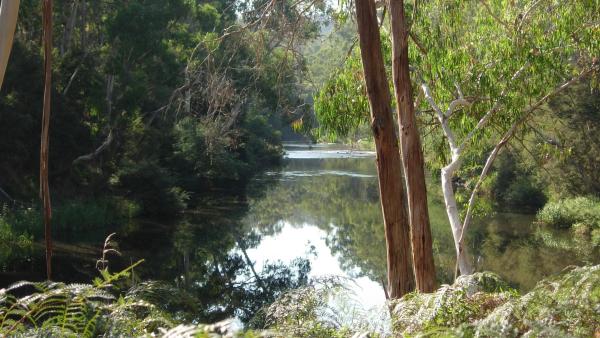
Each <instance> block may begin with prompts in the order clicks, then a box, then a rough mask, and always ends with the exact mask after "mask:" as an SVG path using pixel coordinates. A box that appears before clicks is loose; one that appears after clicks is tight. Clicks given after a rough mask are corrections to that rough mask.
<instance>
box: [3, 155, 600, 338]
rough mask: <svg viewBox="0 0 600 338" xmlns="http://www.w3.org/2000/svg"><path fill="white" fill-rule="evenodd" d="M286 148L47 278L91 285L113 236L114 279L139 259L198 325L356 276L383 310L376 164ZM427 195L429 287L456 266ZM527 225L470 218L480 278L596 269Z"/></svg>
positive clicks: (25, 274) (67, 258) (141, 273)
mask: <svg viewBox="0 0 600 338" xmlns="http://www.w3.org/2000/svg"><path fill="white" fill-rule="evenodd" d="M287 149H288V155H287V159H286V160H285V164H284V166H283V167H282V168H281V169H279V170H276V171H273V172H269V173H265V174H264V175H261V176H259V177H256V178H255V179H253V180H252V181H251V184H250V185H249V186H247V187H245V188H243V189H241V188H240V187H239V186H233V187H231V189H230V190H227V191H218V192H211V193H206V192H205V193H203V194H202V196H204V197H203V198H202V199H201V200H196V201H195V205H197V207H196V208H194V209H193V210H190V211H188V212H187V213H186V214H185V215H183V216H182V217H180V218H179V219H176V220H170V221H164V220H135V221H132V222H130V223H128V224H124V225H121V226H120V227H118V228H117V229H112V228H109V227H107V228H106V229H104V230H103V232H104V233H102V234H101V235H96V236H97V238H96V239H95V241H94V242H95V243H98V245H94V246H93V245H90V244H89V243H90V242H91V241H90V240H86V241H82V240H79V239H78V238H83V237H78V238H70V239H69V241H68V242H65V243H57V248H56V249H57V251H56V256H55V260H54V262H55V266H56V268H55V269H56V277H57V278H58V279H60V280H65V281H73V282H75V281H77V282H89V281H90V280H91V278H92V276H93V275H94V273H95V272H94V266H95V260H96V259H97V258H98V257H99V256H100V249H99V247H100V243H102V242H103V239H104V236H106V235H108V234H109V233H110V232H112V231H113V230H116V232H117V234H118V235H117V238H118V241H119V243H120V245H121V251H122V252H123V256H122V257H112V258H111V264H112V268H113V270H117V269H121V268H124V267H126V266H127V265H129V264H131V263H132V262H135V261H136V260H137V259H141V258H144V259H145V260H146V263H145V264H143V265H142V266H140V268H139V269H136V271H135V273H136V276H138V277H139V278H142V279H148V278H151V279H161V280H166V281H172V282H175V283H177V284H178V285H180V286H181V287H182V288H185V289H187V290H189V292H190V293H192V294H193V295H194V296H195V297H196V299H198V300H199V302H200V304H199V306H198V309H199V310H198V319H199V320H204V321H216V320H220V319H222V318H225V317H228V316H231V315H236V316H238V317H239V318H242V319H246V320H247V319H249V318H251V317H253V316H254V315H255V314H256V313H258V310H259V309H260V308H261V307H262V306H263V305H265V304H268V303H269V302H271V301H273V300H274V299H275V297H277V296H278V295H279V294H281V292H283V291H284V290H286V289H287V288H290V287H297V286H300V285H302V284H304V283H306V281H307V280H308V278H310V277H311V276H312V277H314V276H323V275H342V276H346V277H349V278H353V279H354V282H353V283H352V285H354V291H355V293H356V294H357V297H358V298H359V301H360V302H362V304H363V306H365V307H367V308H368V307H371V306H376V305H378V304H382V303H383V302H384V293H383V291H382V285H383V284H384V282H383V281H384V280H385V279H386V261H385V240H384V232H383V224H382V216H381V208H380V204H379V197H378V187H377V178H376V169H375V162H374V160H375V159H374V154H373V153H372V152H357V151H351V150H348V149H345V148H343V147H340V146H332V145H313V146H308V145H292V146H288V147H287ZM428 189H429V210H430V220H431V228H432V235H433V240H434V254H435V263H436V267H437V273H438V281H439V282H440V283H449V282H451V280H452V278H453V271H454V264H455V259H454V246H453V241H452V235H451V232H450V227H449V225H448V221H447V218H446V214H445V210H444V207H443V205H442V203H441V201H440V199H439V196H440V195H439V191H438V189H439V188H438V187H437V186H436V185H433V184H432V185H430V186H429V187H428ZM532 219H533V217H532V216H530V215H517V214H498V215H494V216H493V217H488V218H484V219H479V220H475V221H474V223H473V225H472V226H471V228H470V230H469V233H468V243H469V245H470V246H471V248H470V251H471V252H472V253H473V255H474V257H475V259H476V262H477V268H478V270H491V271H494V272H497V273H498V274H500V275H501V276H502V277H503V278H504V279H506V280H507V281H509V282H510V283H511V284H512V285H513V286H515V287H518V288H520V289H522V290H527V289H530V288H532V287H533V286H534V285H535V283H536V282H537V281H538V280H540V279H541V278H543V277H545V276H547V275H550V274H553V273H557V272H560V271H561V270H562V269H563V268H564V267H566V266H568V265H581V264H583V263H586V262H590V263H598V261H599V260H600V257H597V256H593V255H590V254H589V253H588V254H587V255H586V254H585V253H583V254H582V253H581V252H579V251H577V250H571V249H569V248H568V247H566V248H560V247H559V248H556V247H552V248H551V247H548V246H546V245H543V243H542V241H540V240H539V236H538V237H536V236H535V235H534V232H535V231H536V230H537V228H536V226H535V225H534V224H532ZM98 232H100V231H98ZM36 257H37V258H36ZM42 257H43V254H42V252H41V246H40V251H39V254H37V255H36V256H35V257H34V259H33V260H32V261H31V262H23V263H22V264H21V263H20V264H19V265H16V266H13V267H5V268H4V271H3V273H2V274H0V278H1V283H2V285H0V287H1V286H4V285H7V284H8V283H9V282H12V281H14V280H16V279H33V280H36V279H37V280H41V279H43V275H41V273H42V272H43V271H44V269H43V259H42ZM256 325H258V326H260V317H258V319H257V322H256Z"/></svg>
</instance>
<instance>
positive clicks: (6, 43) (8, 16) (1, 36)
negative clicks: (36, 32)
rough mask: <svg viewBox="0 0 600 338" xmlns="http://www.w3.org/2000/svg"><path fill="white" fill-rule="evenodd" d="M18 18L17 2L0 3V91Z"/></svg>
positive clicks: (16, 0)
mask: <svg viewBox="0 0 600 338" xmlns="http://www.w3.org/2000/svg"><path fill="white" fill-rule="evenodd" d="M18 16H19V0H2V2H1V3H0V89H2V82H3V80H4V73H5V72H6V65H7V64H8V57H9V56H10V49H11V47H12V43H13V37H14V35H15V27H16V26H17V17H18Z"/></svg>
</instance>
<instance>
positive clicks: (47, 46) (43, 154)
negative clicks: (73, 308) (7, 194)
mask: <svg viewBox="0 0 600 338" xmlns="http://www.w3.org/2000/svg"><path fill="white" fill-rule="evenodd" d="M43 13H44V14H43V32H44V39H43V42H44V107H43V113H42V137H41V146H40V198H41V199H42V205H43V213H44V233H45V239H46V275H47V278H48V279H49V280H50V279H51V278H52V234H51V231H50V221H51V219H52V206H51V204H50V184H49V182H48V150H49V146H48V143H49V141H50V99H51V94H52V0H44V2H43Z"/></svg>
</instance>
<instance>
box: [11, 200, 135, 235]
mask: <svg viewBox="0 0 600 338" xmlns="http://www.w3.org/2000/svg"><path fill="white" fill-rule="evenodd" d="M139 209H140V207H139V206H138V205H137V204H135V203H134V202H132V201H129V200H126V199H117V198H102V199H95V200H67V201H61V202H57V203H55V204H54V206H53V210H52V231H53V236H55V237H57V238H62V236H68V235H72V234H81V233H82V232H86V233H87V232H90V231H102V232H103V235H104V230H105V229H106V228H107V227H111V226H115V225H119V224H121V223H122V222H124V221H125V220H127V219H130V218H132V217H135V216H136V215H137V214H138V213H139ZM0 219H1V220H0V223H2V222H4V223H6V224H8V225H9V226H10V228H11V229H12V231H14V232H15V234H16V236H21V235H24V236H26V237H29V238H32V239H41V238H43V236H44V226H43V220H42V212H41V211H40V210H39V209H38V208H16V209H12V210H11V209H4V211H2V213H0Z"/></svg>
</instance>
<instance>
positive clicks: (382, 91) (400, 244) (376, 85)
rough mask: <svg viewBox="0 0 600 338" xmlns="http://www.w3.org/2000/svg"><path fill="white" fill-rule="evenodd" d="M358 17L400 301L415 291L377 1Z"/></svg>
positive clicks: (360, 6) (391, 275) (363, 5)
mask: <svg viewBox="0 0 600 338" xmlns="http://www.w3.org/2000/svg"><path fill="white" fill-rule="evenodd" d="M356 18H357V24H358V34H359V40H360V49H361V57H362V63H363V70H364V74H365V82H366V87H367V94H368V98H369V105H370V108H371V128H372V130H373V136H374V138H375V148H376V151H377V173H378V178H379V193H380V198H381V207H382V211H383V221H384V228H385V237H386V246H387V268H388V292H389V296H390V298H391V299H398V298H400V297H402V296H403V295H404V294H406V293H408V292H410V291H412V290H413V288H414V279H413V272H412V267H411V256H410V250H411V248H410V236H409V233H410V227H409V223H408V217H407V212H406V208H405V201H404V199H405V195H404V186H403V180H402V173H401V166H402V162H401V160H400V151H399V148H398V137H397V135H396V131H395V129H394V121H393V118H392V111H391V107H390V91H389V86H388V82H387V76H386V73H385V68H384V63H383V55H382V53H381V40H380V36H379V26H378V24H377V12H376V9H375V2H374V1H373V0H356Z"/></svg>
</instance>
